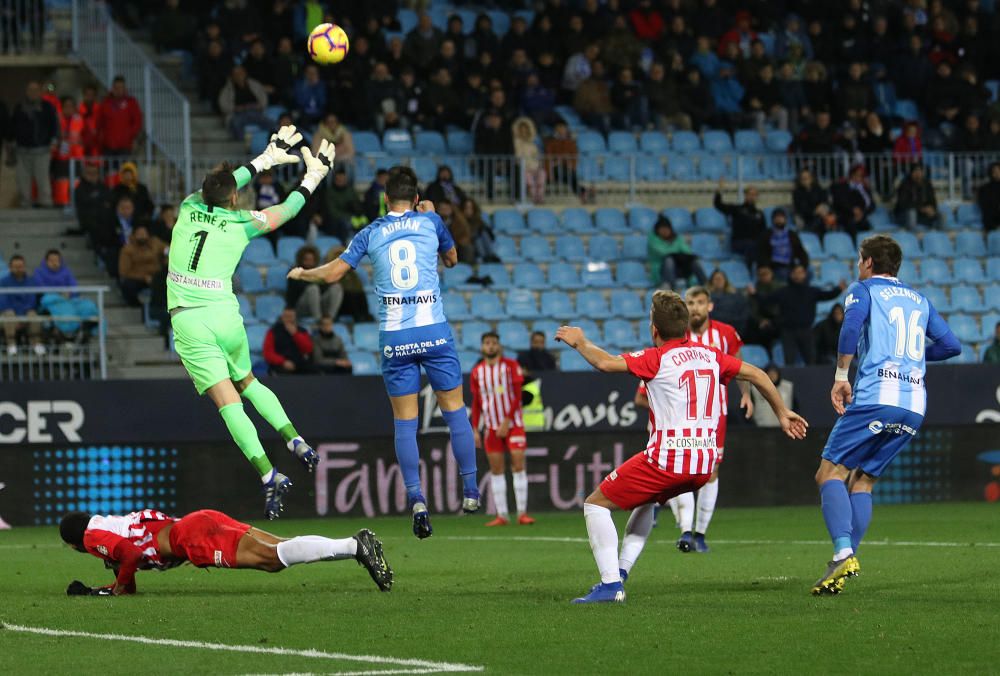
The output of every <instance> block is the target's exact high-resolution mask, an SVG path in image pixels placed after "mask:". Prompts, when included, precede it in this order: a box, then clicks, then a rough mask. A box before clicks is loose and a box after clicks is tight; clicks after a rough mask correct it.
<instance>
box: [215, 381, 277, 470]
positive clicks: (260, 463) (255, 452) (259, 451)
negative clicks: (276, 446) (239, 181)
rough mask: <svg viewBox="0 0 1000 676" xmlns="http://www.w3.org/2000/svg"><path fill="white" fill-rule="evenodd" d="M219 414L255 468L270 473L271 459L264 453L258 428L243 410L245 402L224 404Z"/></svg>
mask: <svg viewBox="0 0 1000 676" xmlns="http://www.w3.org/2000/svg"><path fill="white" fill-rule="evenodd" d="M271 396H272V397H273V396H274V395H273V394H272V395H271ZM275 401H277V400H275ZM219 414H220V415H221V416H222V419H223V420H224V421H225V423H226V427H227V428H229V434H231V435H232V437H233V441H235V442H236V445H237V446H239V447H240V450H241V451H243V455H245V456H246V457H247V460H249V461H250V464H251V465H253V466H254V469H256V470H257V471H258V472H259V473H260V475H261V476H266V475H267V474H269V473H270V472H271V469H272V467H271V461H270V460H268V459H267V454H266V453H264V447H263V446H261V443H260V438H259V437H258V436H257V430H256V429H255V428H254V426H253V422H251V421H250V418H248V417H247V414H246V411H244V410H243V404H229V405H228V406H223V407H222V408H220V409H219Z"/></svg>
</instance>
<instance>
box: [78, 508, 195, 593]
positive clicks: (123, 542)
mask: <svg viewBox="0 0 1000 676" xmlns="http://www.w3.org/2000/svg"><path fill="white" fill-rule="evenodd" d="M177 521H178V519H175V518H174V517H172V516H167V515H166V514H164V513H162V512H157V511H155V510H152V509H145V510H143V511H141V512H132V513H130V514H126V515H125V516H110V515H109V516H94V517H92V518H91V519H90V523H88V524H87V530H86V531H85V532H84V534H83V546H84V548H85V549H86V550H87V552H89V553H90V554H93V555H94V556H97V557H99V558H101V559H104V560H105V561H108V562H110V563H113V564H115V565H117V566H118V576H117V582H118V584H119V585H121V586H123V587H129V586H132V585H134V584H135V572H136V571H137V570H150V569H154V568H155V569H158V570H166V569H167V568H173V567H174V566H178V565H180V564H181V563H182V561H169V562H165V561H163V560H162V559H161V558H160V550H159V547H157V544H156V536H157V535H158V534H159V532H160V531H161V530H163V529H164V528H165V527H166V526H168V525H170V524H172V523H175V522H177Z"/></svg>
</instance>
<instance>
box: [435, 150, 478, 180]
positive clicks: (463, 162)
mask: <svg viewBox="0 0 1000 676" xmlns="http://www.w3.org/2000/svg"><path fill="white" fill-rule="evenodd" d="M441 164H447V165H448V167H450V168H451V173H452V174H453V175H454V177H455V181H456V182H458V183H469V182H470V181H474V180H475V174H474V173H473V171H472V166H471V162H470V161H469V157H468V156H467V155H445V156H444V157H442V158H441Z"/></svg>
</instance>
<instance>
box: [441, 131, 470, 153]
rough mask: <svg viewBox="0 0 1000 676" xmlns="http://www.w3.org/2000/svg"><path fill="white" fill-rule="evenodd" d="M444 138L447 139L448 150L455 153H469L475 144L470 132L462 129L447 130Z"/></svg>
mask: <svg viewBox="0 0 1000 676" xmlns="http://www.w3.org/2000/svg"><path fill="white" fill-rule="evenodd" d="M445 139H446V140H447V141H448V152H449V153H454V154H456V155H468V154H471V153H472V151H473V148H474V146H475V144H474V142H473V138H472V134H471V133H470V132H467V131H465V130H462V129H454V130H449V131H447V132H446V133H445Z"/></svg>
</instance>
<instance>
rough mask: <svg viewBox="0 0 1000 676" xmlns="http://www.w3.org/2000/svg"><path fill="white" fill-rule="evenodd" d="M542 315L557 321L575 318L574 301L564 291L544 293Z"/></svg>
mask: <svg viewBox="0 0 1000 676" xmlns="http://www.w3.org/2000/svg"><path fill="white" fill-rule="evenodd" d="M541 310H542V315H543V316H545V317H551V318H553V319H555V320H560V319H569V318H570V317H573V301H572V300H571V299H570V297H569V295H567V294H566V293H565V292H563V291H545V292H543V293H542V304H541Z"/></svg>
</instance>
